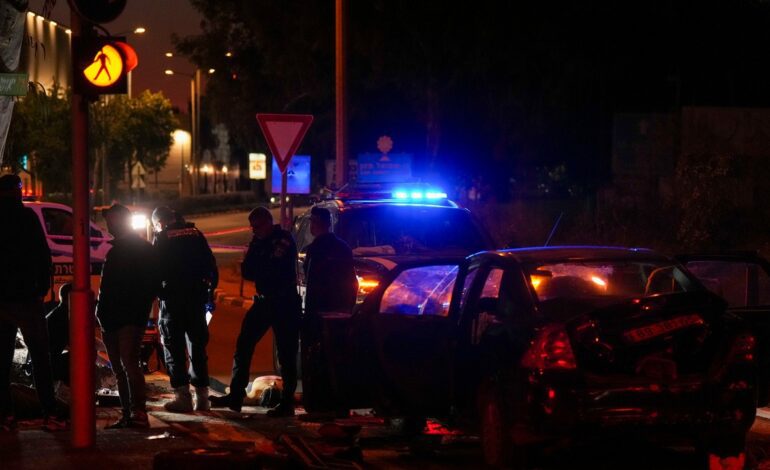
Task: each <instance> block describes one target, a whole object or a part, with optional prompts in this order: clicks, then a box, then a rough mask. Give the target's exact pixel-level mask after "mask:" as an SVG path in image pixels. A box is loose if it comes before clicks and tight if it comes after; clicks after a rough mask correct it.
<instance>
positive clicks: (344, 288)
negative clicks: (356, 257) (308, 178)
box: [302, 207, 358, 411]
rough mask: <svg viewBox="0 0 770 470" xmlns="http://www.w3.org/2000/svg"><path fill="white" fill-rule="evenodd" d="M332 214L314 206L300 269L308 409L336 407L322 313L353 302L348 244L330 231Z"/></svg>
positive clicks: (304, 395)
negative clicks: (310, 237) (302, 274)
mask: <svg viewBox="0 0 770 470" xmlns="http://www.w3.org/2000/svg"><path fill="white" fill-rule="evenodd" d="M331 224H332V219H331V213H330V212H329V210H328V209H324V208H322V207H314V208H313V209H312V210H311V211H310V233H311V234H312V235H313V237H314V238H313V242H312V243H311V244H310V245H308V248H307V252H306V254H305V262H304V264H303V269H304V272H305V285H306V286H307V291H306V295H305V316H304V317H303V321H302V389H303V393H302V401H303V404H304V405H305V408H306V409H308V410H309V411H316V410H320V409H322V408H326V409H329V408H335V407H336V404H334V403H332V402H331V401H332V398H333V397H332V395H333V394H332V393H330V392H331V391H332V388H331V383H330V378H329V370H328V367H327V364H326V361H325V358H324V347H323V344H322V331H321V314H322V313H323V312H336V313H350V312H351V311H352V309H353V306H354V305H355V303H356V293H357V290H358V282H357V280H356V272H355V269H354V266H353V252H352V250H351V249H350V246H348V244H347V243H346V242H345V241H344V240H342V239H341V238H339V237H338V236H337V235H335V234H334V233H332V232H331Z"/></svg>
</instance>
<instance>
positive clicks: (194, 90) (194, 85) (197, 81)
mask: <svg viewBox="0 0 770 470" xmlns="http://www.w3.org/2000/svg"><path fill="white" fill-rule="evenodd" d="M173 56H174V54H173V53H171V52H166V57H173ZM208 72H209V74H212V73H214V69H209V71H208ZM164 73H165V74H166V75H169V76H171V75H182V76H185V77H188V78H189V79H190V130H191V134H192V145H191V150H190V162H191V163H192V168H193V179H194V181H195V184H193V194H196V193H197V192H198V176H199V169H198V164H199V155H200V125H201V69H198V68H196V69H195V72H193V73H185V72H179V71H177V70H173V69H166V70H165V71H164Z"/></svg>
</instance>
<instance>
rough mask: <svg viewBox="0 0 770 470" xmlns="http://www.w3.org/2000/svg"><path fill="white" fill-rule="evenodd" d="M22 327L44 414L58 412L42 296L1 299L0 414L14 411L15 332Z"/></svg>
mask: <svg viewBox="0 0 770 470" xmlns="http://www.w3.org/2000/svg"><path fill="white" fill-rule="evenodd" d="M17 330H21V334H22V336H24V343H26V345H27V350H28V351H29V355H30V357H31V358H32V376H33V378H34V380H35V389H36V390H37V396H38V399H39V400H40V404H41V406H42V407H43V413H44V414H45V415H50V414H53V413H54V412H55V411H56V398H55V396H54V391H53V378H52V375H51V356H50V354H49V351H48V330H47V328H46V324H45V313H44V312H43V302H42V300H41V299H36V300H28V301H23V302H0V415H8V414H10V413H11V412H12V409H13V405H12V403H11V391H10V388H11V364H12V362H13V353H14V350H15V346H16V332H17Z"/></svg>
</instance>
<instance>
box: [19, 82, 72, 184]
mask: <svg viewBox="0 0 770 470" xmlns="http://www.w3.org/2000/svg"><path fill="white" fill-rule="evenodd" d="M70 134H71V126H70V100H69V95H68V94H66V93H65V92H64V91H63V90H62V89H61V88H59V87H58V86H54V87H53V88H52V89H51V90H50V91H48V92H46V91H45V90H44V89H42V87H40V88H38V87H35V88H32V89H30V91H29V93H28V94H27V96H26V97H25V98H24V99H21V100H19V101H18V102H17V103H16V105H15V107H14V110H13V118H12V119H11V127H10V130H9V133H8V141H7V145H6V152H7V153H8V155H9V156H10V159H9V160H10V161H13V162H16V163H17V164H18V163H19V161H20V159H21V158H22V156H24V155H27V156H28V158H29V160H30V161H31V163H32V166H33V168H32V169H33V171H34V172H35V173H36V175H37V176H38V177H39V178H40V179H41V181H42V182H43V187H44V188H45V191H46V192H47V193H52V192H68V191H70V190H71V179H70V178H67V177H62V175H69V174H70V173H71V168H72V156H71V155H72V153H71V150H70V142H71V136H70Z"/></svg>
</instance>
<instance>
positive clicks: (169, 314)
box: [152, 207, 219, 413]
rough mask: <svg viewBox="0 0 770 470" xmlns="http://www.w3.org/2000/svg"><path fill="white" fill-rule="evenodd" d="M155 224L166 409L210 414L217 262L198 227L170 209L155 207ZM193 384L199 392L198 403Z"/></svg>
mask: <svg viewBox="0 0 770 470" xmlns="http://www.w3.org/2000/svg"><path fill="white" fill-rule="evenodd" d="M152 223H153V225H154V226H155V231H156V233H155V241H154V243H153V245H154V246H155V250H156V252H157V256H158V263H159V270H160V281H161V291H160V320H159V321H158V329H159V331H160V336H161V342H162V343H163V356H164V360H165V362H166V369H167V370H168V375H169V379H170V381H171V386H172V387H173V388H174V399H173V400H172V401H170V402H168V403H166V404H164V407H165V408H166V410H168V411H174V412H179V413H186V412H190V411H192V410H193V409H195V410H196V411H206V410H208V409H209V399H208V397H209V390H208V387H209V373H208V357H207V356H206V345H207V344H208V341H209V330H208V324H207V323H206V303H207V302H208V300H209V292H210V291H213V289H215V288H216V287H217V282H218V280H219V276H218V271H217V263H216V259H215V258H214V254H213V253H212V252H211V248H210V247H209V244H208V242H207V241H206V237H205V236H204V235H203V234H202V233H201V232H200V230H198V229H197V228H195V224H192V223H188V222H185V220H184V218H183V217H181V216H180V215H178V214H177V213H176V212H174V211H173V210H171V209H170V208H168V207H158V208H156V209H155V210H154V211H153V213H152ZM188 352H189V358H190V367H189V370H188V368H187V357H188ZM191 384H192V386H193V387H194V388H195V403H194V404H193V401H192V394H191V393H190V385H191Z"/></svg>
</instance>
